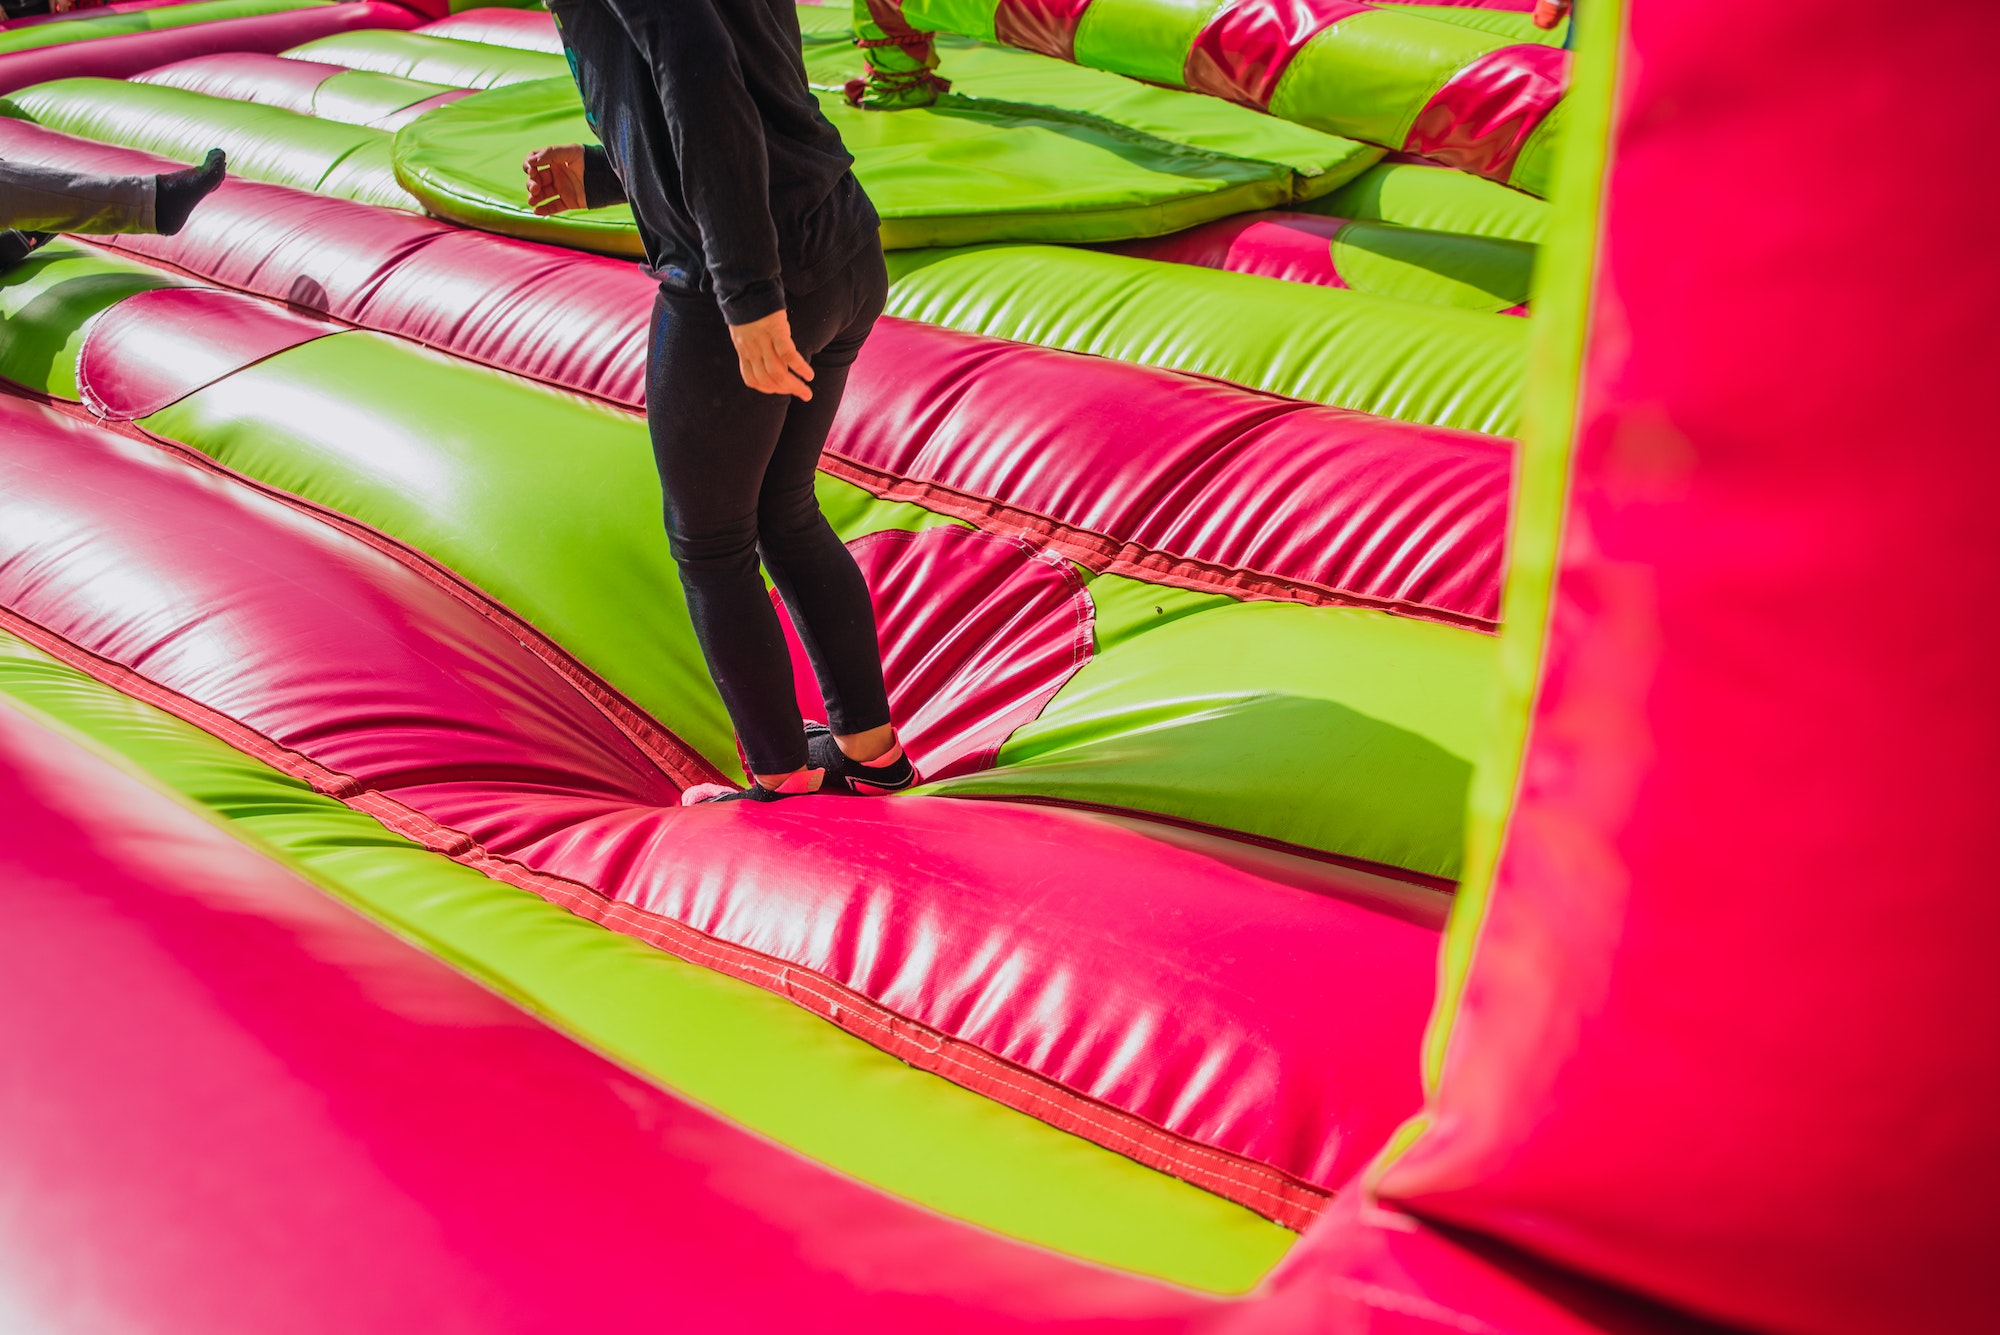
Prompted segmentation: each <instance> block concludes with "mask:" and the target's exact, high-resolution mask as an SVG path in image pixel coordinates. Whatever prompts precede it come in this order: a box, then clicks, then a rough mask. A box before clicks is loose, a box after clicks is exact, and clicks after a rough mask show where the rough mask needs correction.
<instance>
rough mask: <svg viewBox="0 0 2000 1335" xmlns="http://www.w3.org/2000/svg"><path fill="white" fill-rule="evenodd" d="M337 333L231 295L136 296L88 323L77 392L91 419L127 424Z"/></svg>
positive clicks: (179, 290)
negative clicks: (258, 363)
mask: <svg viewBox="0 0 2000 1335" xmlns="http://www.w3.org/2000/svg"><path fill="white" fill-rule="evenodd" d="M341 328H342V326H340V325H336V324H331V323H328V322H327V321H324V320H314V319H309V318H307V317H305V316H302V315H294V314H292V313H291V312H289V311H286V310H284V309H283V308H281V307H276V306H272V305H271V304H270V303H269V302H264V301H258V300H257V299H256V298H254V297H246V296H242V295H240V294H238V293H235V292H218V291H215V290H214V289H211V288H198V287H167V288H160V289H158V290H157V291H153V292H141V293H139V294H137V295H135V296H132V297H128V298H126V299H125V300H124V301H121V302H119V303H118V304H117V305H116V306H113V307H112V308H111V309H109V310H107V311H105V312H104V314H102V315H100V316H99V317H98V318H97V319H96V320H94V321H92V322H91V324H90V327H89V332H88V333H87V334H86V335H85V336H84V340H83V348H82V351H81V352H80V353H79V354H78V357H77V369H76V380H77V386H78V388H79V389H80V390H81V391H82V398H83V402H84V404H85V405H86V406H88V407H89V409H90V410H91V411H92V412H93V413H96V414H97V415H98V416H99V417H102V418H107V419H109V420H111V421H114V422H129V421H131V420H132V419H133V418H136V417H147V416H150V415H152V414H153V413H156V412H159V411H160V410H161V409H162V408H165V407H167V406H168V405H170V404H174V403H178V402H180V401H181V400H182V399H184V398H186V397H187V396H188V395H190V394H192V393H194V392H195V391H196V390H199V389H203V388H205V387H207V386H209V385H212V384H214V383H215V382H216V381H218V380H220V379H222V377H224V376H226V375H230V374H232V373H234V372H236V371H240V370H242V369H243V368H244V367H246V366H249V365H252V364H254V363H256V362H260V361H262V360H264V358H266V357H270V356H273V355H275V354H277V353H280V352H283V351H284V350H285V349H287V348H295V347H297V346H299V345H300V344H301V343H307V342H310V341H311V340H313V339H316V338H324V337H325V336H326V335H328V334H334V333H339V332H340V331H341Z"/></svg>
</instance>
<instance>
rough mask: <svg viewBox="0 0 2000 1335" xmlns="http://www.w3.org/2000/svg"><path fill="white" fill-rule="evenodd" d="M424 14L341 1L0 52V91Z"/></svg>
mask: <svg viewBox="0 0 2000 1335" xmlns="http://www.w3.org/2000/svg"><path fill="white" fill-rule="evenodd" d="M422 21H423V17H422V16H421V15H419V14H416V13H414V12H412V11H411V10H410V9H408V8H405V7H404V6H403V5H400V4H391V3H389V0H343V3H340V4H332V5H314V6H311V7H310V8H306V9H292V10H285V11H283V12H280V13H276V14H256V15H252V16H251V17H249V18H240V19H218V20H216V21H215V22H213V23H195V24H190V25H188V26H187V27H184V28H160V29H156V30H154V31H152V32H135V33H125V34H122V35H120V36H116V37H96V38H91V39H90V40H88V41H82V42H65V43H62V44H60V45H57V46H44V47H37V48H34V49H32V50H28V51H13V52H9V53H7V54H4V55H0V94H5V93H13V92H19V91H20V90H21V89H23V88H27V87H30V86H31V85H33V84H38V83H47V82H48V81H50V80H51V79H73V78H79V77H82V76H86V75H88V76H93V77H96V78H101V79H128V78H130V77H131V76H133V75H135V74H140V73H143V72H144V71H146V70H149V69H153V68H155V67H157V66H160V65H165V64H168V63H170V62H173V61H176V60H186V59H188V58H189V57H192V56H200V55H207V54H210V53H212V52H215V51H260V52H275V51H283V50H286V49H288V48H290V47H294V46H298V45H299V44H300V43H302V42H310V41H312V40H313V39H314V38H317V37H328V36H331V35H332V34H334V33H337V32H352V31H353V30H355V29H357V28H413V27H415V26H416V25H417V24H418V23H421V22H422Z"/></svg>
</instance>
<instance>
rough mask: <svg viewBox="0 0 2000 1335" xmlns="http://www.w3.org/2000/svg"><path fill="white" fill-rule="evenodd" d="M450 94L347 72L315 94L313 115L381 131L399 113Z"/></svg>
mask: <svg viewBox="0 0 2000 1335" xmlns="http://www.w3.org/2000/svg"><path fill="white" fill-rule="evenodd" d="M450 91H451V89H450V88H449V87H447V86H446V85H444V84H441V83H425V82H424V81H423V80H421V79H405V78H403V77H402V76H401V75H396V74H376V73H373V72H372V71H369V70H345V71H342V72H341V73H339V74H334V75H330V76H328V78H327V80H326V82H325V83H322V84H321V85H320V86H319V87H318V88H315V89H314V90H313V98H312V114H313V115H314V116H316V117H318V118H319V119H320V120H323V121H340V122H343V123H344V124H347V125H371V126H376V127H377V128H382V127H381V126H380V124H379V123H380V122H382V121H384V120H387V119H389V118H390V117H392V116H394V115H395V114H396V113H397V112H399V111H403V110H405V109H407V108H409V107H413V106H415V105H416V104H417V103H419V102H425V101H428V100H429V99H431V98H433V97H436V96H437V95H438V94H439V93H448V92H450ZM391 174H392V175H393V170H392V173H391Z"/></svg>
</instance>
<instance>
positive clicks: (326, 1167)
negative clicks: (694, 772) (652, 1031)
mask: <svg viewBox="0 0 2000 1335" xmlns="http://www.w3.org/2000/svg"><path fill="white" fill-rule="evenodd" d="M0 810H4V811H5V812H6V813H7V821H6V826H7V838H6V839H5V840H4V841H0V914H4V928H0V1009H4V1011H5V1013H6V1015H7V1023H6V1024H4V1025H0V1146H4V1147H5V1148H4V1150H0V1156H4V1160H5V1162H4V1166H0V1176H4V1177H5V1178H6V1180H7V1182H8V1205H9V1208H8V1209H7V1210H6V1211H4V1212H0V1250H4V1251H5V1253H6V1255H7V1257H8V1258H9V1261H10V1263H11V1264H12V1265H13V1266H14V1267H15V1268H16V1273H15V1274H13V1275H12V1276H10V1278H9V1281H8V1299H7V1300H8V1312H9V1315H10V1317H12V1318H13V1319H14V1321H16V1322H19V1323H21V1325H22V1326H23V1328H27V1329H33V1330H36V1331H39V1332H44V1333H45V1335H95V1333H96V1332H101V1331H104V1330H106V1329H114V1328H115V1329H143V1330H146V1331H149V1332H153V1335H214V1332H217V1331H287V1332H292V1333H293V1335H348V1333H350V1332H354V1331H364V1330H372V1331H437V1330H459V1331H479V1332H502V1331H509V1332H513V1331H570V1330H606V1331H615V1330H670V1329H692V1330H716V1331H723V1330H740V1329H742V1328H743V1316H744V1313H746V1312H751V1311H754V1312H755V1313H756V1314H757V1322H758V1323H759V1324H767V1325H768V1326H769V1327H770V1328H772V1329H796V1330H808V1329H811V1330H869V1331H878V1332H883V1333H884V1335H896V1333H897V1332H908V1333H914V1332H930V1331H941V1330H949V1331H954V1332H970V1333H971V1335H985V1333H987V1332H994V1333H996V1335H997V1333H998V1332H1012V1331H1021V1332H1025V1331H1029V1330H1035V1331H1046V1330H1072V1329H1078V1330H1081V1329H1088V1330H1092V1331H1101V1330H1105V1329H1107V1328H1111V1329H1116V1330H1118V1331H1125V1332H1134V1335H1138V1333H1140V1332H1160V1331H1167V1330H1179V1329H1183V1328H1184V1327H1185V1323H1187V1322H1189V1321H1192V1320H1196V1319H1199V1318H1200V1317H1202V1316H1205V1315H1213V1314H1214V1313H1215V1312H1216V1311H1217V1310H1218V1309H1219V1308H1220V1306H1221V1304H1219V1303H1218V1302H1216V1301H1215V1300H1213V1299H1205V1298H1202V1297H1200V1296H1197V1295H1194V1294H1190V1293H1186V1292H1182V1291H1179V1290H1175V1289H1171V1288H1169V1287H1167V1286H1165V1285H1161V1284H1156V1283H1151V1282H1148V1281H1145V1280H1140V1279H1135V1278H1132V1277H1130V1276H1125V1275H1120V1274H1117V1273H1114V1272H1112V1271H1108V1270H1104V1269H1101V1268H1099V1267H1096V1266H1089V1265H1083V1264H1079V1263H1076V1262H1073V1261H1069V1260H1066V1259H1064V1258H1062V1257H1059V1256H1055V1255H1052V1254H1050V1253H1047V1252H1045V1251H1043V1250H1041V1249H1039V1248H1036V1247H1029V1246H1024V1245H1021V1244H1018V1243H1014V1242H1010V1241H1008V1240H1007V1239H1005V1238H1003V1237H1000V1236H998V1235H996V1234H993V1233H990V1232H987V1231H985V1230H983V1229H979V1228H974V1227H971V1226H969V1225H965V1224H959V1223H956V1222H954V1221H951V1220H948V1219H944V1218H941V1217H939V1216H937V1215H934V1214H932V1213H930V1212H929V1211H927V1210H923V1209H920V1208H917V1207H915V1206H911V1205H908V1204H905V1203H903V1202H901V1201H898V1200H896V1199H895V1198H893V1197H890V1196H887V1195H884V1194H882V1193H881V1192H878V1191H875V1190H873V1189H871V1188H868V1187H865V1186H862V1185H859V1184H857V1183H855V1182H853V1181H851V1180H850V1179H848V1178H846V1177H844V1176H842V1175H840V1174H837V1173H834V1172H831V1171H828V1170H826V1169H823V1168H820V1167H818V1166H816V1165H814V1164H811V1163H809V1162H807V1161H805V1160H803V1159H800V1158H799V1157H798V1156H796V1155H794V1154H791V1153H789V1152H788V1151H786V1150H783V1149H780V1148H778V1147H776V1146H773V1145H771V1144H770V1143H769V1142H767V1141H765V1140H763V1139H761V1138H759V1137H757V1136H754V1135H750V1134H748V1133H745V1132H743V1131H741V1130H739V1129H737V1128H735V1127H733V1126H731V1125H730V1124H728V1123H726V1122H724V1121H723V1120H721V1119H720V1118H718V1117H716V1116H714V1115H713V1114H711V1113H708V1112H706V1111H704V1110H702V1109H700V1108H698V1107H695V1106H692V1105H690V1104H688V1103H686V1102H684V1101H682V1100H681V1099H679V1098H677V1097H675V1096H674V1095H672V1094H669V1093H667V1092H665V1091H664V1090H662V1089H660V1088H659V1087H658V1086H656V1085H653V1084H651V1083H648V1082H647V1081H645V1080H641V1079H637V1078H635V1077H633V1076H631V1075H629V1074H627V1073H626V1072H625V1071H623V1070H622V1069H620V1068H619V1067H618V1066H616V1065H615V1064H613V1063H611V1062H609V1061H607V1060H605V1059H604V1058H602V1057H599V1056H597V1055H596V1054H595V1053H593V1052H591V1051H589V1050H588V1049H586V1048H584V1047H582V1046H580V1045H578V1044H577V1043H575V1042H573V1041H572V1040H570V1039H568V1038H566V1037H564V1036H563V1035H561V1034H559V1033H557V1032H556V1031H554V1030H552V1029H550V1028H549V1027H548V1026H547V1025H546V1024H544V1023H543V1022H541V1021H540V1020H537V1019H535V1018H534V1017H532V1016H530V1015H528V1014H526V1013H525V1012H523V1011H521V1010H519V1009H517V1008H516V1007H515V1006H513V1005H510V1004H509V1003H507V1002H506V1001H504V1000H502V999H501V998H499V997H498V996H497V995H495V994H494V993H492V992H490V991H488V990H487V989H486V988H484V987H482V986H480V985H478V984H477V983H474V982H473V981H471V980H470V979H468V978H466V977H465V976H463V975H462V974H460V973H458V972H457V971H455V970H453V969H452V968H450V967H449V966H447V965H445V964H443V963H442V962H440V961H439V960H437V959H435V958H433V957H431V956H430V955H427V954H425V953H424V952H423V951H421V950H419V949H417V948H416V947H413V946H411V945H408V944H406V943H405V942H403V941H401V940H399V939H397V938H396V937H394V936H392V935H390V934H389V933H388V932H386V931H384V930H382V929H381V928H379V927H376V926H375V925H373V924H372V923H369V922H366V921H364V920H363V919H362V918H360V917H359V916H357V915H356V914H354V913H352V912H351V911H349V910H348V909H346V908H344V907H342V906H341V905H339V904H337V903H335V902H334V901H333V900H331V899H329V898H328V897H327V896H326V895H325V894H323V893H322V892H321V891H319V890H318V889H317V888H315V887H313V886H311V885H309V884H308V883H306V882H305V881H303V880H302V879H300V878H299V877H298V876H297V875H295V874H294V873H293V872H291V871H290V870H289V869H287V868H286V867H284V866H283V865H281V864H279V863H277V862H274V861H272V860H270V859H269V858H267V857H265V856H264V855H262V854H261V853H258V852H256V851H253V850H252V849H251V848H250V847H248V846H246V845H245V844H242V843H239V842H238V841H237V840H235V839H233V838H231V837H230V836H229V835H228V834H226V833H224V832H223V831H222V830H220V829H218V828H216V827H215V826H213V825H211V824H210V823H208V822H207V821H206V820H204V819H202V818H201V817H199V816H197V815H195V814H194V813H192V812H190V811H188V810H187V809H185V808H184V807H182V806H180V805H179V804H178V803H176V802H175V801H173V800H172V799H170V798H168V797H166V796H164V795H162V794H160V793H158V792H156V791H155V790H153V789H152V788H150V787H148V786H147V785H146V784H144V783H143V782H141V781H140V780H138V779H135V778H133V777H132V776H131V775H129V774H128V773H126V772H124V771H123V770H121V769H119V768H118V767H117V766H115V765H113V764H111V763H109V762H107V761H105V760H103V759H101V758H99V757H98V756H96V755H94V754H92V753H90V752H88V751H86V750H84V749H83V748H82V747H80V746H79V745H77V744H76V743H74V742H72V741H70V740H68V739H67V738H65V737H62V736H60V735H58V734H56V733H55V732H53V731H48V730H44V729H43V728H41V727H39V726H37V725H35V724H33V723H30V722H29V721H28V720H27V718H25V717H24V716H23V715H21V714H18V713H16V712H14V711H13V710H11V709H9V708H7V707H5V706H3V705H0ZM565 1239H568V1240H575V1239H588V1240H589V1242H588V1245H587V1246H576V1245H568V1244H567V1243H563V1242H561V1240H565ZM1106 1323H1110V1324H1109V1326H1108V1327H1107V1324H1106Z"/></svg>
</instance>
